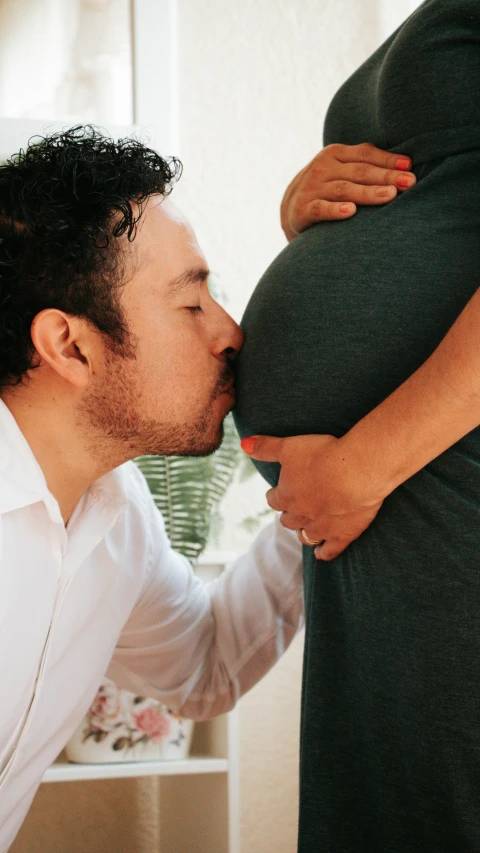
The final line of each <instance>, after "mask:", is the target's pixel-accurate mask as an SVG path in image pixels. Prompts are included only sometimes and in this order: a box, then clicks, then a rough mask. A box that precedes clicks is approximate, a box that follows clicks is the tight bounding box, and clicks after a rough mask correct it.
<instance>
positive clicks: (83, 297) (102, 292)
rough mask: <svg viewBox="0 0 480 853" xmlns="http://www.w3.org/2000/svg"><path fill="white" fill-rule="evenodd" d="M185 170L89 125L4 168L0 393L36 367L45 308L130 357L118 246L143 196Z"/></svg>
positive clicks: (37, 146)
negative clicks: (76, 320) (74, 319)
mask: <svg viewBox="0 0 480 853" xmlns="http://www.w3.org/2000/svg"><path fill="white" fill-rule="evenodd" d="M181 170H182V165H181V163H180V161H179V160H177V159H176V158H174V157H171V158H168V159H163V158H162V157H160V155H159V154H157V153H156V152H155V151H153V150H151V149H150V148H147V147H146V146H145V145H143V144H142V143H141V142H139V141H138V140H136V139H122V140H120V141H114V140H113V139H110V138H109V137H108V136H105V135H104V134H103V133H102V132H101V131H100V130H99V129H98V128H95V127H92V126H91V125H87V126H81V125H79V126H76V127H73V128H71V129H70V130H66V131H63V132H61V133H54V134H52V135H49V136H45V137H35V138H34V139H33V140H30V144H29V145H28V147H27V149H26V150H25V151H24V150H21V151H20V152H19V153H18V154H16V155H15V156H13V157H12V158H11V159H10V160H8V161H7V162H6V163H5V164H4V165H2V166H0V388H2V387H6V386H13V385H17V384H19V383H20V382H21V381H22V379H23V378H24V376H25V375H26V373H27V371H28V370H31V369H32V368H34V367H35V366H37V363H38V358H37V359H36V357H35V356H36V352H35V348H34V346H33V343H32V339H31V335H30V327H31V323H32V320H33V318H34V317H35V315H36V314H38V312H39V311H42V310H43V309H44V308H59V309H60V310H62V311H65V312H67V313H69V314H73V315H77V316H79V317H83V318H84V319H86V320H88V321H89V322H90V323H92V324H93V325H94V326H95V327H96V328H97V329H98V330H99V331H100V332H101V333H102V334H103V336H104V338H105V340H106V343H107V344H108V345H109V347H110V348H111V349H113V350H115V351H119V352H122V348H123V349H124V350H125V354H127V350H128V340H129V337H128V328H127V324H126V322H125V318H124V315H123V312H122V310H121V306H120V302H119V291H120V288H121V285H122V284H123V283H124V280H123V274H124V264H123V262H122V253H121V252H120V251H119V242H118V240H117V239H116V238H118V237H120V236H121V235H123V234H126V236H127V238H128V240H129V241H132V240H133V239H134V237H135V234H136V225H137V223H138V220H139V219H140V217H141V215H142V211H143V208H144V205H145V203H146V201H147V200H148V198H149V196H151V195H153V194H156V193H158V194H161V195H163V196H165V195H168V193H169V192H171V189H172V185H173V183H174V181H176V180H177V179H178V178H179V177H180V174H181ZM133 205H138V208H136V209H135V210H134V208H133Z"/></svg>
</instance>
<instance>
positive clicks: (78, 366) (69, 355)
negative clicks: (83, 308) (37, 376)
mask: <svg viewBox="0 0 480 853" xmlns="http://www.w3.org/2000/svg"><path fill="white" fill-rule="evenodd" d="M30 333H31V336H32V341H33V345H34V347H35V349H36V351H37V353H38V355H39V356H40V359H41V361H43V362H44V363H45V364H48V365H49V367H51V369H52V370H54V371H55V372H56V373H57V374H58V376H61V377H62V379H65V380H66V381H67V382H71V384H72V385H75V386H76V387H77V388H84V387H85V385H87V383H88V381H89V378H90V376H91V374H92V357H93V350H94V340H93V336H94V332H93V329H92V327H91V326H90V325H89V324H88V323H86V322H85V321H84V320H82V318H81V317H76V316H74V315H72V314H66V313H65V312H64V311H59V310H58V309H57V308H45V310H44V311H40V312H39V313H38V314H37V315H36V317H34V319H33V322H32V326H31V329H30Z"/></svg>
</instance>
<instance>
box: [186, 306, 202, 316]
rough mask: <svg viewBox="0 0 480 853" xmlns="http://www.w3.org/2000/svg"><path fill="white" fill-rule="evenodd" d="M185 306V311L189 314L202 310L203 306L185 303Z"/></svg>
mask: <svg viewBox="0 0 480 853" xmlns="http://www.w3.org/2000/svg"><path fill="white" fill-rule="evenodd" d="M186 308H187V311H190V313H191V314H199V313H200V312H202V311H203V308H202V306H201V305H187V306H186Z"/></svg>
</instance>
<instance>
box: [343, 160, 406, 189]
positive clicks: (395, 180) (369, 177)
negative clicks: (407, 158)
mask: <svg viewBox="0 0 480 853" xmlns="http://www.w3.org/2000/svg"><path fill="white" fill-rule="evenodd" d="M339 177H340V176H339ZM341 177H342V179H344V180H346V181H351V182H352V183H355V184H364V185H365V184H366V185H367V186H368V185H371V186H374V185H377V186H394V187H397V188H398V189H399V190H405V189H409V187H413V185H414V184H416V182H417V179H416V177H415V175H414V174H413V172H404V171H399V170H398V169H381V168H380V167H379V166H372V165H371V164H370V163H355V162H351V163H343V164H342V172H341Z"/></svg>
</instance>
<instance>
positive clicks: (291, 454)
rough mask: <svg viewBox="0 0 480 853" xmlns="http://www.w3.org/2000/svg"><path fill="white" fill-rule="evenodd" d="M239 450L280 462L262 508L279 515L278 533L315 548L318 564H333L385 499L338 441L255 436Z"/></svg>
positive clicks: (358, 461) (356, 458) (354, 456)
mask: <svg viewBox="0 0 480 853" xmlns="http://www.w3.org/2000/svg"><path fill="white" fill-rule="evenodd" d="M241 444H242V448H243V450H244V451H245V452H246V453H248V455H249V456H251V457H252V458H253V459H258V460H263V461H264V462H280V464H281V466H282V470H281V472H280V479H279V481H278V486H277V487H276V488H275V489H270V491H268V492H267V502H268V504H269V506H270V507H271V508H272V509H274V510H277V511H279V512H281V513H282V515H281V518H280V522H281V524H283V526H284V527H288V528H290V529H291V530H298V531H299V539H300V542H302V543H303V544H304V545H309V544H314V545H315V544H316V545H317V547H316V548H315V556H316V557H317V559H318V560H333V559H334V557H338V555H339V554H341V552H342V551H344V550H345V548H346V547H347V546H348V545H350V543H351V542H353V540H354V539H357V537H358V536H360V534H361V533H363V531H364V530H366V528H367V527H368V526H369V524H371V522H372V521H373V519H374V518H375V516H376V514H377V512H378V510H379V509H380V507H381V505H382V503H383V498H384V497H385V496H386V494H387V493H388V489H387V490H386V491H383V484H375V482H374V477H373V475H372V471H371V470H364V466H363V465H362V459H361V456H362V454H360V458H359V455H358V454H357V453H356V452H352V449H351V447H350V445H346V443H345V439H343V438H339V439H337V438H334V437H333V436H332V435H299V436H293V437H291V438H274V437H272V436H266V435H260V436H258V435H257V436H253V437H252V438H246V439H243V441H242V442H241ZM305 534H306V536H307V537H308V539H309V540H311V541H310V542H309V541H307V539H306V538H305Z"/></svg>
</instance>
